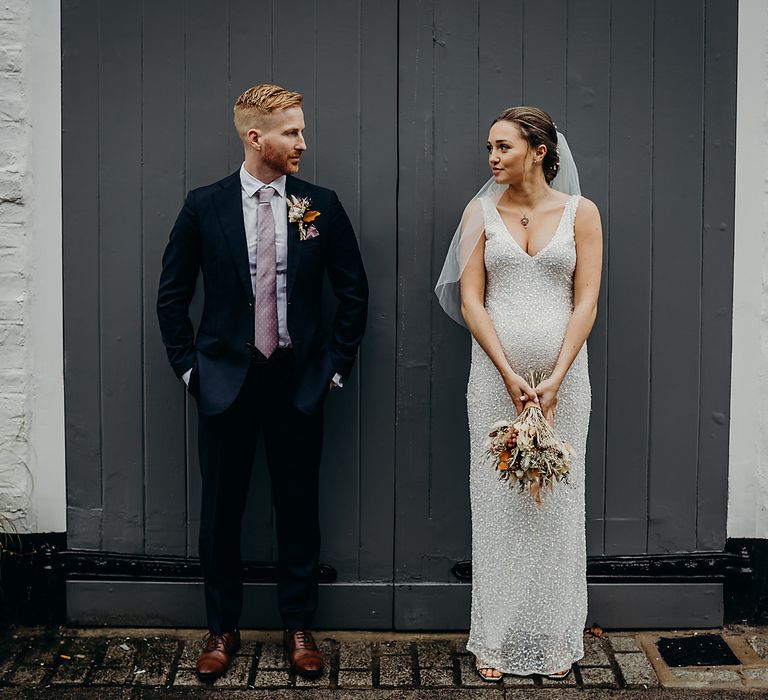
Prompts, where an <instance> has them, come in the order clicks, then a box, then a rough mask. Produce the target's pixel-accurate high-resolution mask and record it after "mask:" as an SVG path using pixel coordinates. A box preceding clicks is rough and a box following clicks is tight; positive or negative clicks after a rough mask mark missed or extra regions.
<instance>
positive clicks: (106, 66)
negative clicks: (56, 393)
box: [99, 0, 144, 553]
mask: <svg viewBox="0 0 768 700" xmlns="http://www.w3.org/2000/svg"><path fill="white" fill-rule="evenodd" d="M100 36H101V63H100V71H101V73H100V100H99V120H100V128H101V133H102V134H103V136H104V137H103V138H102V139H101V144H100V180H101V197H100V204H101V209H100V213H99V238H100V247H101V249H100V253H101V255H100V266H101V284H100V294H101V350H102V374H101V381H102V420H103V423H102V435H103V440H104V443H103V488H104V525H103V527H104V543H103V546H104V547H105V548H106V549H109V550H112V551H118V552H132V553H139V552H142V551H143V549H144V485H143V476H144V474H143V472H144V469H143V466H144V465H143V449H142V444H143V439H144V435H143V416H142V414H143V403H144V402H143V398H144V397H143V382H142V375H143V366H142V364H143V363H142V327H143V310H142V273H141V270H142V267H141V263H142V251H141V205H140V202H141V127H142V113H141V3H140V2H139V1H138V0H129V1H126V2H122V3H120V4H119V5H112V4H110V5H109V7H108V8H107V7H106V6H105V5H102V12H101V16H100Z"/></svg>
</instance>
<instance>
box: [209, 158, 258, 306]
mask: <svg viewBox="0 0 768 700" xmlns="http://www.w3.org/2000/svg"><path fill="white" fill-rule="evenodd" d="M213 200H214V204H215V207H216V214H217V215H218V217H219V223H220V224H221V230H222V231H223V233H224V238H226V240H227V245H228V246H229V250H230V252H231V253H232V258H233V259H234V262H235V268H236V269H237V276H238V277H239V278H240V282H242V285H243V288H244V290H245V293H246V294H247V296H248V299H250V300H251V301H253V287H252V286H251V271H250V264H249V262H248V242H247V241H246V238H245V224H244V223H243V200H242V196H241V194H240V172H239V171H236V172H234V173H233V174H232V175H230V176H229V177H228V178H225V179H224V180H223V181H222V183H221V189H220V190H218V191H217V192H215V193H214V195H213Z"/></svg>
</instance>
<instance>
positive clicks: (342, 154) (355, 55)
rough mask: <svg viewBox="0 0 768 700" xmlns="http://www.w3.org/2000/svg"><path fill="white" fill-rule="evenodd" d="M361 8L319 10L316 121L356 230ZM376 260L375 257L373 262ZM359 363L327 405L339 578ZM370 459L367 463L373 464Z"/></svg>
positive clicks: (356, 534)
mask: <svg viewBox="0 0 768 700" xmlns="http://www.w3.org/2000/svg"><path fill="white" fill-rule="evenodd" d="M360 12H361V7H360V4H359V3H358V2H355V1H354V0H324V1H323V3H322V9H321V11H319V12H318V13H317V28H316V37H317V38H316V41H317V62H316V68H315V70H316V73H315V76H316V81H317V82H316V84H315V105H316V109H315V111H314V117H310V118H311V119H314V120H316V121H315V123H314V125H313V128H314V132H315V134H316V136H315V138H316V139H317V143H316V145H315V148H314V150H315V158H316V175H317V184H319V185H322V186H324V187H330V188H331V189H333V190H335V191H336V192H337V194H338V196H339V199H340V200H341V203H342V205H343V206H344V209H345V210H346V212H347V214H348V215H349V218H350V220H351V222H352V225H353V227H354V228H355V231H356V232H357V234H358V236H359V235H360V231H361V230H360V202H359V199H358V197H359V169H360V166H361V162H360V50H361V43H360V41H359V37H360ZM374 264H375V263H374ZM336 303H337V302H336V299H335V297H334V295H333V293H332V292H331V291H330V285H328V288H327V289H326V292H325V294H324V299H323V306H324V307H325V311H326V313H327V315H328V322H332V318H331V313H330V312H331V311H332V310H333V309H335V307H336ZM359 371H360V363H359V362H358V363H356V364H355V367H354V369H353V371H352V374H351V375H350V377H349V378H348V381H347V382H346V383H345V385H344V389H343V391H341V392H331V393H330V395H329V396H328V401H327V403H326V410H325V440H324V447H323V462H322V466H321V473H322V474H323V478H322V479H321V480H320V516H321V527H322V533H323V559H324V560H325V561H328V562H329V563H332V564H333V565H334V566H335V567H336V569H337V571H338V574H339V578H340V579H341V580H342V581H349V580H354V579H356V578H357V572H358V568H359V552H358V549H357V547H350V546H349V543H350V542H359V540H360V530H359V500H360V498H359V497H360V473H359V470H360V464H359V460H360V447H361V446H360V414H359V404H358V399H359ZM366 462H367V463H368V464H369V466H368V468H370V467H371V466H372V465H371V464H370V463H369V462H368V460H367V459H366Z"/></svg>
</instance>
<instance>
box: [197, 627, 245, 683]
mask: <svg viewBox="0 0 768 700" xmlns="http://www.w3.org/2000/svg"><path fill="white" fill-rule="evenodd" d="M239 648H240V632H238V631H237V630H235V631H234V632H224V634H214V633H213V632H209V633H208V634H206V635H205V639H203V650H202V651H201V652H200V656H198V657H197V666H196V670H197V676H198V678H199V679H200V680H201V681H203V682H204V683H212V682H213V681H215V680H216V679H217V678H218V677H219V676H222V675H223V674H224V672H225V671H226V670H227V669H228V668H229V665H230V664H231V663H232V657H233V656H234V655H235V653H236V652H237V650H238V649H239Z"/></svg>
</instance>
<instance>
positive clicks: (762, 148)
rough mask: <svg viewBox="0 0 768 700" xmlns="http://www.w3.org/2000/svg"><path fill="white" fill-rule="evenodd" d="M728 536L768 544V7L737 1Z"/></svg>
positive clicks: (753, 0) (748, 0)
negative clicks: (758, 539) (763, 539)
mask: <svg viewBox="0 0 768 700" xmlns="http://www.w3.org/2000/svg"><path fill="white" fill-rule="evenodd" d="M738 65H739V68H738V101H737V119H736V224H735V252H734V284H733V360H732V374H731V436H730V460H729V484H728V537H759V538H766V537H768V3H766V2H765V0H740V2H739V64H738Z"/></svg>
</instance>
